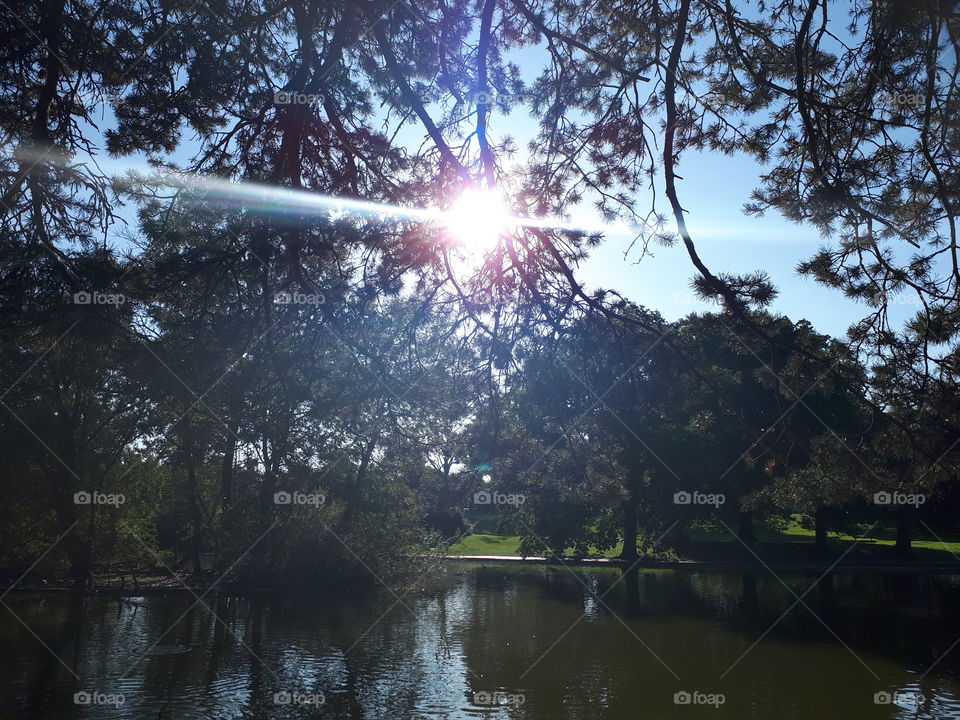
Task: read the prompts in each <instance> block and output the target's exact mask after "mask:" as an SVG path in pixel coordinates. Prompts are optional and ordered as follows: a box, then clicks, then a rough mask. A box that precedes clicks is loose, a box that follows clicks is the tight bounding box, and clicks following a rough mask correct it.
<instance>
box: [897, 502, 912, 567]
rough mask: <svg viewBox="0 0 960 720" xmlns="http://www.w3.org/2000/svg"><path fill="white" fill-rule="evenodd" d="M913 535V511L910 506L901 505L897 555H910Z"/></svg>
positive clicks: (898, 517)
mask: <svg viewBox="0 0 960 720" xmlns="http://www.w3.org/2000/svg"><path fill="white" fill-rule="evenodd" d="M912 533H913V510H912V509H911V508H910V506H909V505H901V506H900V507H899V508H898V509H897V545H896V553H897V555H900V556H901V557H905V556H907V555H909V554H910V550H911V538H912Z"/></svg>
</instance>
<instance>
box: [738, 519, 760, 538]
mask: <svg viewBox="0 0 960 720" xmlns="http://www.w3.org/2000/svg"><path fill="white" fill-rule="evenodd" d="M737 537H738V538H740V540H741V541H742V542H745V543H752V542H754V541H755V540H756V539H757V538H756V532H755V530H754V527H753V513H741V515H740V522H739V526H738V527H737Z"/></svg>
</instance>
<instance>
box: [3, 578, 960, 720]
mask: <svg viewBox="0 0 960 720" xmlns="http://www.w3.org/2000/svg"><path fill="white" fill-rule="evenodd" d="M958 596H960V579H958V577H956V576H937V575H907V574H889V575H886V574H838V575H833V576H829V577H827V578H824V579H822V580H819V581H818V576H815V575H796V576H785V577H784V578H783V581H782V582H781V581H780V580H779V579H777V578H775V577H773V576H772V575H770V574H768V573H753V572H747V573H741V574H736V573H718V572H682V571H647V570H641V571H637V572H633V573H629V574H627V575H622V574H621V573H620V572H619V571H617V570H613V569H580V568H578V569H575V570H571V569H569V568H562V567H545V566H536V567H515V566H506V565H500V566H497V565H491V566H489V567H479V566H456V565H453V566H450V567H449V568H448V570H447V572H446V575H445V577H443V578H442V579H440V580H439V581H437V582H436V583H433V584H431V587H429V588H417V589H415V590H414V591H412V592H410V593H408V594H404V595H400V596H399V600H398V597H397V596H394V595H392V594H390V593H387V592H378V593H371V592H369V591H365V592H359V591H356V590H349V589H347V588H332V589H331V590H330V592H329V593H327V594H311V595H298V596H287V597H232V596H226V595H217V596H210V597H207V598H205V599H204V604H197V603H196V602H195V599H194V598H193V597H191V596H189V595H185V594H182V595H166V596H151V597H142V598H129V599H125V600H118V599H115V598H104V597H97V598H77V597H61V596H54V595H43V596H28V595H16V594H15V595H10V596H8V597H7V598H6V599H5V602H7V603H8V604H9V605H10V608H11V610H12V611H13V612H15V613H16V615H17V617H14V615H13V614H12V613H11V612H10V611H7V610H4V609H3V608H0V612H2V614H0V639H2V641H3V643H4V647H5V648H6V652H4V653H3V654H2V656H0V687H2V689H0V693H2V695H3V697H2V711H0V717H3V718H13V719H17V720H19V719H23V720H26V719H30V720H33V719H35V718H98V719H99V718H118V719H119V718H137V719H138V720H139V719H141V718H154V719H157V718H218V719H219V718H244V719H250V720H260V719H265V718H294V717H296V718H311V717H317V718H350V719H351V720H352V719H360V718H363V719H365V720H366V719H374V718H375V719H377V720H380V719H385V718H431V717H438V718H439V717H455V718H460V717H463V718H468V717H483V718H525V719H530V720H539V719H541V718H542V719H544V720H546V719H549V720H556V719H557V718H571V719H574V718H576V719H578V718H597V717H604V718H612V719H614V720H619V719H621V718H623V719H626V718H630V719H631V720H634V719H635V718H638V717H652V718H687V717H691V718H696V717H711V718H738V719H741V720H743V719H750V718H769V717H773V716H776V717H778V718H784V719H785V718H805V719H806V718H810V717H855V718H873V717H876V718H908V717H909V718H938V719H939V718H960V702H958V697H960V685H958V683H960V680H958V670H960V649H957V648H954V650H953V652H948V651H950V649H951V646H952V644H953V643H954V642H955V641H956V640H957V638H958V637H960V604H958V602H957V600H958V599H960V597H958ZM798 598H799V600H798ZM205 605H206V606H208V607H209V609H208V607H205ZM17 618H19V620H18V619H17ZM21 620H22V622H21ZM27 628H29V630H28V629H27ZM34 634H35V635H34ZM45 646H46V647H45ZM958 647H960V646H958ZM73 673H75V675H76V677H74V675H73ZM84 693H86V694H84ZM78 694H79V696H78ZM75 696H78V699H79V702H80V703H84V702H86V703H87V704H77V703H76V702H75ZM121 698H122V700H123V702H122V704H118V700H119V699H121ZM721 699H722V701H721ZM678 703H679V704H678Z"/></svg>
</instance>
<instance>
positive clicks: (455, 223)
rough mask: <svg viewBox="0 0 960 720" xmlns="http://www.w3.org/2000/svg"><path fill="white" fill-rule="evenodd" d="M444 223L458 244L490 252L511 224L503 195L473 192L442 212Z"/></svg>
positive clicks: (492, 192)
mask: <svg viewBox="0 0 960 720" xmlns="http://www.w3.org/2000/svg"><path fill="white" fill-rule="evenodd" d="M443 222H444V225H445V226H446V228H447V231H448V232H449V233H450V236H451V238H453V239H454V240H455V241H456V242H457V243H458V244H460V245H463V246H464V247H465V248H466V249H467V250H470V249H477V248H479V249H486V250H488V249H491V248H493V247H495V246H496V244H497V242H498V241H499V239H500V236H501V235H502V234H503V233H504V232H505V231H506V230H507V229H508V227H509V225H510V212H509V211H508V210H507V205H506V203H505V202H504V200H503V196H502V195H500V193H497V192H494V191H492V190H479V189H470V190H466V191H464V193H463V194H462V195H461V196H460V197H459V198H457V200H456V202H454V203H453V205H451V206H450V208H449V209H448V210H447V211H446V212H445V213H443Z"/></svg>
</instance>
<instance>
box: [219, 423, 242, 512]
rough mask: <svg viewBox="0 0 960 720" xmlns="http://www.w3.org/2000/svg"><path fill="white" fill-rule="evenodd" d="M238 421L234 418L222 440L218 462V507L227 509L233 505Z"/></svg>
mask: <svg viewBox="0 0 960 720" xmlns="http://www.w3.org/2000/svg"><path fill="white" fill-rule="evenodd" d="M239 432H240V422H239V421H238V420H236V419H234V420H233V421H232V423H231V425H230V428H229V430H228V431H227V436H226V438H225V439H224V442H223V459H222V461H221V463H220V509H221V510H223V511H226V510H229V509H230V506H231V505H233V462H234V459H235V457H236V454H237V434H238V433H239Z"/></svg>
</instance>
